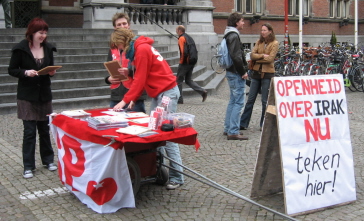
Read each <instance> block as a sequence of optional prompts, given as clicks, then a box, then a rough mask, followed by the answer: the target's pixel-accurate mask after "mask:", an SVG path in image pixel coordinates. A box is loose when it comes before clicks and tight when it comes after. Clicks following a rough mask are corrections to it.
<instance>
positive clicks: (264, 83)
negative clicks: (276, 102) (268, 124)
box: [240, 78, 271, 128]
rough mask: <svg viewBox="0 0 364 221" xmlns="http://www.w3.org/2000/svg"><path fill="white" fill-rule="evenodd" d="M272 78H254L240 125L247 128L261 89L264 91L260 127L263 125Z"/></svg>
mask: <svg viewBox="0 0 364 221" xmlns="http://www.w3.org/2000/svg"><path fill="white" fill-rule="evenodd" d="M270 81H271V79H270V78H269V79H265V78H263V79H252V80H251V83H250V90H249V97H248V101H247V102H246V104H245V108H244V112H243V115H241V118H240V127H245V128H247V127H248V126H249V122H250V118H251V116H252V113H253V106H254V103H255V100H256V99H257V95H258V92H259V90H260V89H261V91H262V116H261V117H260V127H262V126H263V121H264V114H265V109H266V106H267V100H268V93H269V87H270Z"/></svg>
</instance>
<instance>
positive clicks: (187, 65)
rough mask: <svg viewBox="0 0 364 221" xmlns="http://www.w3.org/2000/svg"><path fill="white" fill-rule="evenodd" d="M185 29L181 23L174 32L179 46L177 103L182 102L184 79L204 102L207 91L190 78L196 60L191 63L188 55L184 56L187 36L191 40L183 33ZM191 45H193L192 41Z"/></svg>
mask: <svg viewBox="0 0 364 221" xmlns="http://www.w3.org/2000/svg"><path fill="white" fill-rule="evenodd" d="M185 31H186V29H185V27H184V26H182V25H179V26H177V28H176V33H177V35H178V36H179V38H178V47H179V52H180V53H179V54H180V59H179V65H178V70H177V84H178V89H179V92H180V94H181V96H180V97H179V100H178V103H179V104H183V96H182V84H183V81H185V82H186V84H187V85H188V86H190V87H191V88H192V89H193V90H195V91H196V92H197V93H199V94H200V95H201V96H202V102H204V101H205V100H206V98H207V91H206V90H205V89H203V88H202V87H201V86H200V85H198V84H197V83H196V82H194V81H193V80H192V72H193V67H194V66H195V64H196V62H197V60H196V61H195V62H193V63H191V62H190V60H189V57H186V56H185V54H186V53H185V52H186V48H185V46H186V41H187V38H189V39H191V41H193V40H192V38H191V36H189V35H187V34H186V33H185ZM193 45H194V42H193ZM194 46H195V45H194Z"/></svg>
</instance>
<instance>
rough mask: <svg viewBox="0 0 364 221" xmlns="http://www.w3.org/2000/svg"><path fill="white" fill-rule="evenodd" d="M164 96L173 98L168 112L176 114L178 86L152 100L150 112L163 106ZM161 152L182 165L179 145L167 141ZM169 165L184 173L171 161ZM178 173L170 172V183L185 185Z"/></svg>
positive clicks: (178, 95)
mask: <svg viewBox="0 0 364 221" xmlns="http://www.w3.org/2000/svg"><path fill="white" fill-rule="evenodd" d="M163 96H167V97H169V98H171V101H170V103H169V106H168V111H169V112H170V113H175V112H176V111H177V101H178V99H179V97H180V93H179V90H178V87H177V86H175V87H174V88H172V89H170V90H168V91H165V92H162V93H160V94H158V96H157V97H155V98H152V101H151V104H150V110H151V111H153V110H154V109H155V108H156V107H157V106H158V105H159V104H161V102H162V97H163ZM159 151H161V152H162V153H164V152H165V153H166V154H167V156H168V157H169V158H171V159H172V160H174V161H176V162H177V163H179V164H182V159H181V155H180V152H179V146H178V144H177V143H173V142H169V141H167V142H166V145H165V146H163V147H159ZM169 165H170V167H172V168H173V169H175V170H177V171H181V172H183V168H182V167H181V166H179V165H177V164H176V163H174V162H171V161H170V162H169ZM177 171H174V170H169V181H170V182H176V183H179V184H183V183H184V179H183V174H181V173H179V172H177Z"/></svg>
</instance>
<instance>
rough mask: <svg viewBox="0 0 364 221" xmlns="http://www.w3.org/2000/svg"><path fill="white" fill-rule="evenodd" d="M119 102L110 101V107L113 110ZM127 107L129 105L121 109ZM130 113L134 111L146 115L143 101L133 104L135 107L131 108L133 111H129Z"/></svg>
mask: <svg viewBox="0 0 364 221" xmlns="http://www.w3.org/2000/svg"><path fill="white" fill-rule="evenodd" d="M119 102H120V101H110V107H111V108H113V107H115V105H117V104H118V103H119ZM128 106H129V104H127V105H125V106H124V108H123V109H126V108H127V107H128ZM131 110H132V111H136V112H143V113H146V111H145V105H144V100H137V101H136V102H135V105H134V107H133V109H131Z"/></svg>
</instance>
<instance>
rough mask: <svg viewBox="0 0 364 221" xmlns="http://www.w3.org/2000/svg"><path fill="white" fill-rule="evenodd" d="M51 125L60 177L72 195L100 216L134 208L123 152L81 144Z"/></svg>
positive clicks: (90, 144) (88, 142) (84, 142)
mask: <svg viewBox="0 0 364 221" xmlns="http://www.w3.org/2000/svg"><path fill="white" fill-rule="evenodd" d="M50 125H51V130H52V133H53V136H54V139H55V141H56V143H57V147H58V166H59V168H58V169H59V170H58V172H59V177H60V180H61V182H62V183H63V184H64V185H65V186H66V187H67V188H68V190H69V191H71V192H73V193H74V194H75V195H76V196H77V197H78V199H79V200H80V201H81V202H83V203H85V204H86V205H87V206H88V207H89V208H91V209H92V210H94V211H96V212H98V213H112V212H115V211H117V210H119V209H120V208H125V207H129V208H134V207H135V200H134V194H133V188H132V185H131V180H130V175H129V170H128V166H127V162H126V157H125V151H124V149H114V148H112V147H104V146H103V145H100V144H96V143H93V142H91V141H85V140H80V139H78V138H76V137H73V136H71V135H69V134H67V133H65V132H64V131H63V130H62V129H60V128H58V127H56V126H54V125H52V124H50Z"/></svg>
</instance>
